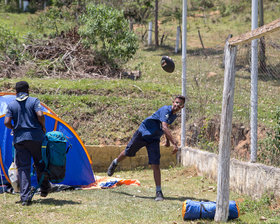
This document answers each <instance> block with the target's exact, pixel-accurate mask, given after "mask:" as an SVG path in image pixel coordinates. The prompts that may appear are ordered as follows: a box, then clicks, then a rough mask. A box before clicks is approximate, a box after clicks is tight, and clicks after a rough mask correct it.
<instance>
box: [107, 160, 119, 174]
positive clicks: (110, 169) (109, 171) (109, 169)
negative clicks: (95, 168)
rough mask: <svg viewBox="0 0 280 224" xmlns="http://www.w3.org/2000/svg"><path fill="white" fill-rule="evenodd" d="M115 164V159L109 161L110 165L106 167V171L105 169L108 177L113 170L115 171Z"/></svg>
mask: <svg viewBox="0 0 280 224" xmlns="http://www.w3.org/2000/svg"><path fill="white" fill-rule="evenodd" d="M117 166H118V165H117V164H116V163H115V161H114V160H113V161H112V163H111V165H110V166H109V168H108V171H107V174H108V176H109V177H110V176H112V175H113V174H114V172H115V169H116V168H117Z"/></svg>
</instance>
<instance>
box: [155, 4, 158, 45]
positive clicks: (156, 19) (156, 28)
mask: <svg viewBox="0 0 280 224" xmlns="http://www.w3.org/2000/svg"><path fill="white" fill-rule="evenodd" d="M155 44H156V46H158V0H155Z"/></svg>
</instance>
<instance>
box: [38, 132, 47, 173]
mask: <svg viewBox="0 0 280 224" xmlns="http://www.w3.org/2000/svg"><path fill="white" fill-rule="evenodd" d="M47 145H48V138H47V137H46V136H45V138H44V141H43V143H42V147H41V151H42V161H43V162H44V163H45V170H46V168H47V167H48V165H49V161H48V157H47ZM40 162H41V161H40Z"/></svg>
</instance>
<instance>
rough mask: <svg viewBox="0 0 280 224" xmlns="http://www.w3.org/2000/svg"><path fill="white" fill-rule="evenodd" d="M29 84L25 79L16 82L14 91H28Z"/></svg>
mask: <svg viewBox="0 0 280 224" xmlns="http://www.w3.org/2000/svg"><path fill="white" fill-rule="evenodd" d="M28 89H29V85H28V83H27V82H26V81H20V82H17V83H16V92H17V93H19V92H28Z"/></svg>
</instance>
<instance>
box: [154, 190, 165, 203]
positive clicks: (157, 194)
mask: <svg viewBox="0 0 280 224" xmlns="http://www.w3.org/2000/svg"><path fill="white" fill-rule="evenodd" d="M163 199H164V198H163V194H162V191H157V192H156V198H155V200H156V201H163Z"/></svg>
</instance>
